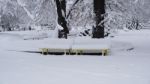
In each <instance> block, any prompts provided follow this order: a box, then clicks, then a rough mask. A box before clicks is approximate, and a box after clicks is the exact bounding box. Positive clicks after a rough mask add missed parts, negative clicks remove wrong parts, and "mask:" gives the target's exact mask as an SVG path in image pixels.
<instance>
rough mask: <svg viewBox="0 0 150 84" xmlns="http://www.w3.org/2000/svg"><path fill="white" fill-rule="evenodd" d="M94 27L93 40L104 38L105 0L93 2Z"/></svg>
mask: <svg viewBox="0 0 150 84" xmlns="http://www.w3.org/2000/svg"><path fill="white" fill-rule="evenodd" d="M94 13H95V21H96V27H94V28H93V38H104V23H103V22H102V21H103V20H104V14H105V0H94Z"/></svg>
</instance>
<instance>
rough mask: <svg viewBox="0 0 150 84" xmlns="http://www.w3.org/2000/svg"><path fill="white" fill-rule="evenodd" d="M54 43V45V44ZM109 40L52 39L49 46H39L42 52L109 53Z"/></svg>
mask: <svg viewBox="0 0 150 84" xmlns="http://www.w3.org/2000/svg"><path fill="white" fill-rule="evenodd" d="M54 44H55V45H54ZM109 49H110V47H109V42H108V40H107V41H106V40H103V39H100V40H98V39H83V40H82V39H75V40H74V41H71V40H61V39H60V40H54V41H51V42H50V45H49V48H40V50H41V52H42V54H69V55H80V54H81V55H83V54H86V55H92V54H102V55H103V56H105V55H108V53H109Z"/></svg>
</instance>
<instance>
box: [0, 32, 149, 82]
mask: <svg viewBox="0 0 150 84" xmlns="http://www.w3.org/2000/svg"><path fill="white" fill-rule="evenodd" d="M149 32H150V31H141V32H133V31H132V32H127V33H120V36H117V37H115V38H113V39H112V41H113V42H114V41H116V42H124V43H120V45H116V46H115V47H116V48H114V49H115V50H114V52H113V54H112V55H111V56H106V57H103V56H42V55H40V54H31V53H23V52H14V51H5V48H9V47H10V46H7V43H10V44H11V42H7V40H6V39H5V40H3V41H1V42H0V84H150V72H149V71H150V61H149V60H150V52H149V50H150V45H149V41H150V36H149V35H150V34H149ZM5 42H6V44H5ZM2 43H3V44H2ZM33 43H34V42H33ZM127 43H129V44H131V45H132V46H134V50H132V51H126V50H123V49H121V48H120V46H122V44H123V45H125V46H127ZM16 45H23V44H16ZM13 46H15V45H13ZM117 48H118V49H117ZM123 48H125V47H123Z"/></svg>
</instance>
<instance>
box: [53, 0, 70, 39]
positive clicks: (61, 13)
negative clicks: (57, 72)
mask: <svg viewBox="0 0 150 84" xmlns="http://www.w3.org/2000/svg"><path fill="white" fill-rule="evenodd" d="M55 2H56V6H57V14H58V24H59V25H61V26H62V27H63V28H64V29H63V31H62V32H63V34H64V35H63V36H64V37H65V38H66V39H67V34H68V33H69V29H68V26H67V21H66V0H55ZM63 36H62V37H63ZM60 37H61V36H60Z"/></svg>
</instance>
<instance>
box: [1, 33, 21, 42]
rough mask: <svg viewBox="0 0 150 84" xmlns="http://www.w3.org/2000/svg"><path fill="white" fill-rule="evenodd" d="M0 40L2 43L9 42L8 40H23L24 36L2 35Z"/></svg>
mask: <svg viewBox="0 0 150 84" xmlns="http://www.w3.org/2000/svg"><path fill="white" fill-rule="evenodd" d="M0 39H1V41H7V40H11V41H12V40H21V39H22V36H21V35H19V34H10V33H0Z"/></svg>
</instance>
